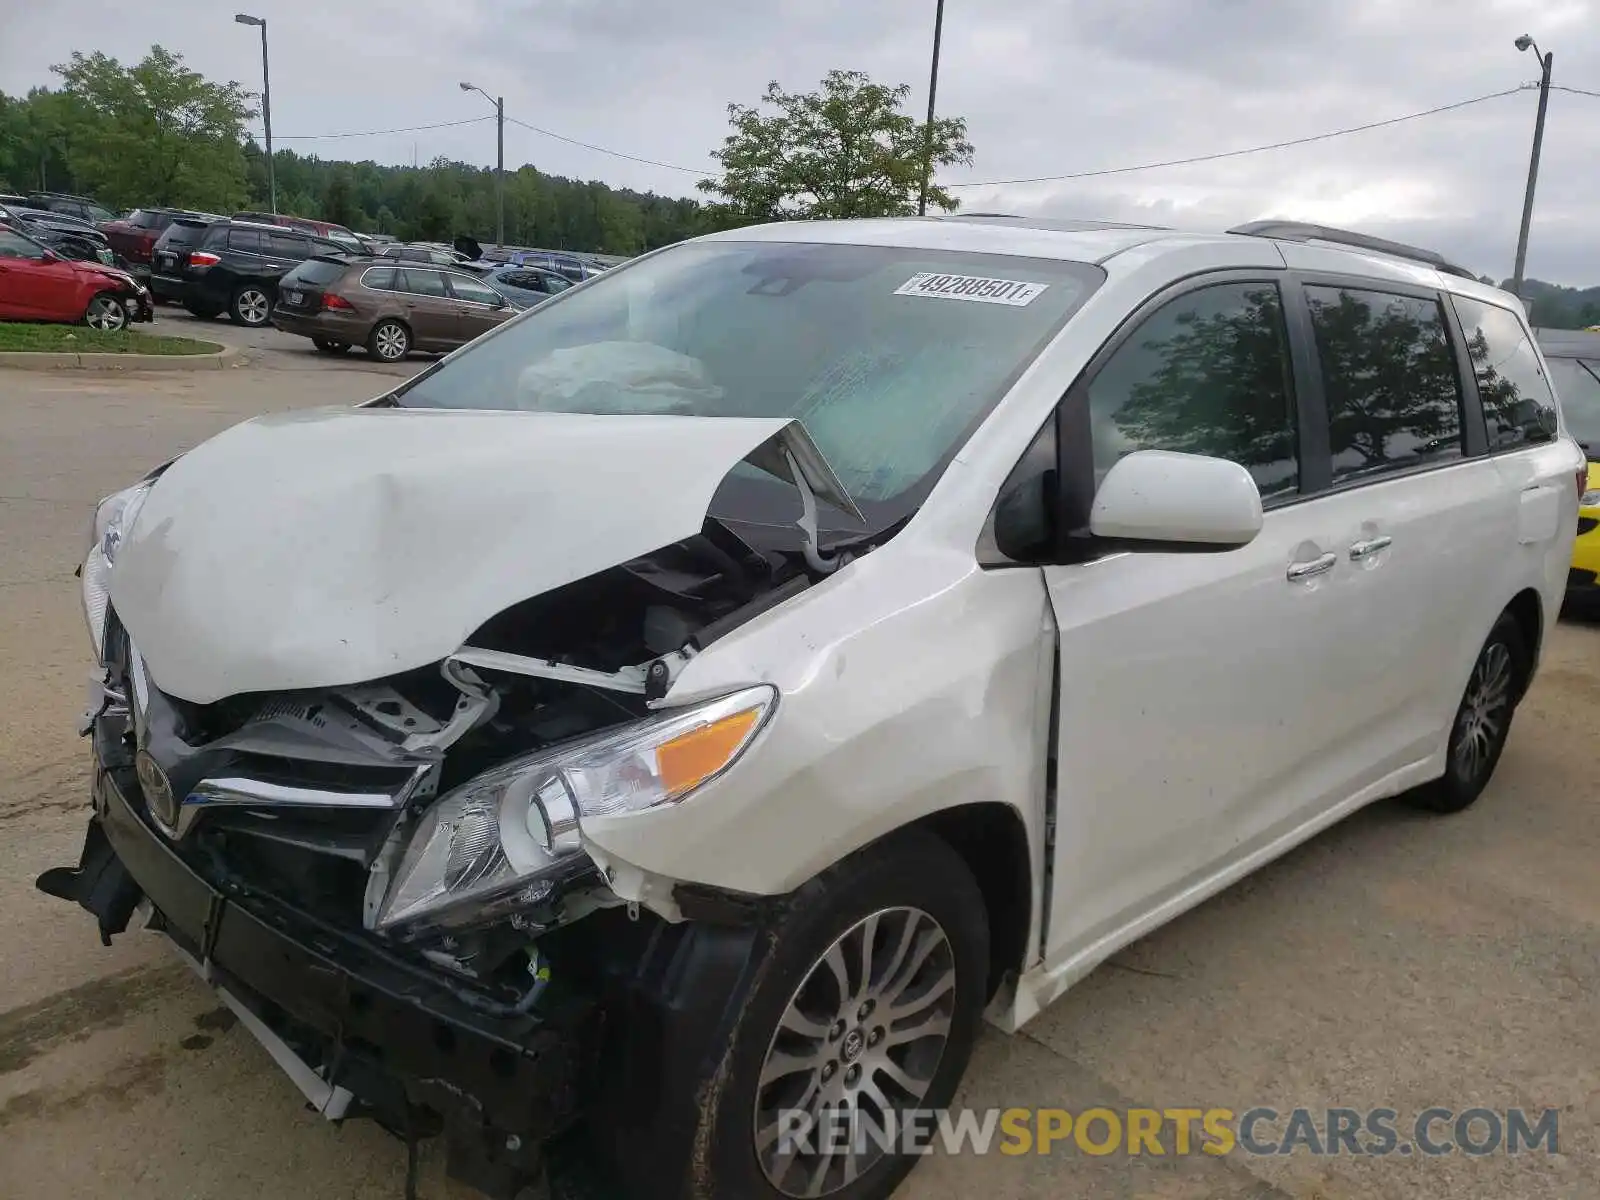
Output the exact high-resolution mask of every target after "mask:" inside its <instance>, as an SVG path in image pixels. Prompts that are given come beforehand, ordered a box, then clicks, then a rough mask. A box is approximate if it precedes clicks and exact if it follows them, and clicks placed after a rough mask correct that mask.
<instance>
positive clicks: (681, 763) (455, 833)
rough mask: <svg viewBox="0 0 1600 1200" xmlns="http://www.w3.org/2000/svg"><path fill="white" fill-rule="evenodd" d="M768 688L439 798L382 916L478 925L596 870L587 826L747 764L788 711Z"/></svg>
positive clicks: (567, 748) (507, 768) (628, 730)
mask: <svg viewBox="0 0 1600 1200" xmlns="http://www.w3.org/2000/svg"><path fill="white" fill-rule="evenodd" d="M777 701H778V692H777V689H776V688H774V687H772V686H770V685H767V684H762V685H760V686H757V687H751V688H746V689H744V690H742V691H739V692H735V693H733V694H732V695H728V696H723V697H721V698H719V699H716V700H711V701H707V702H705V703H702V704H697V705H693V706H691V707H688V708H683V709H677V710H674V711H671V712H666V713H661V714H659V715H657V716H652V717H648V718H646V719H645V720H643V721H638V722H635V723H633V724H630V725H625V726H623V727H622V728H620V729H613V730H609V731H607V732H606V733H603V734H600V735H598V736H596V737H592V738H584V739H580V740H579V741H576V742H570V743H568V744H566V745H564V746H557V747H553V748H552V749H550V750H545V751H541V752H539V753H538V754H533V755H529V756H527V757H525V758H520V759H514V760H512V761H511V762H508V763H505V764H503V765H501V766H499V767H496V768H494V769H493V770H491V771H487V772H485V773H484V774H482V775H479V776H478V777H477V778H476V779H473V780H470V781H469V782H467V783H465V784H463V785H462V786H461V787H459V788H457V789H455V790H454V791H453V792H450V793H449V794H448V795H446V796H444V797H442V798H441V799H440V800H438V801H437V802H436V803H435V804H434V805H433V807H432V808H430V809H428V811H427V812H426V813H424V814H423V816H422V819H421V820H420V821H419V822H418V824H417V828H416V831H415V832H414V833H413V834H412V835H411V839H410V842H409V843H408V845H407V847H406V851H405V854H404V855H403V856H402V858H401V861H400V866H399V869H398V870H396V871H395V874H394V882H393V883H392V884H391V885H390V887H389V889H388V892H387V894H386V895H385V896H384V899H383V903H382V904H381V905H380V906H379V909H378V914H377V921H376V924H377V928H378V929H380V930H383V931H405V932H415V931H417V930H420V929H423V928H454V927H459V926H463V925H470V924H477V923H480V922H482V921H484V920H488V919H493V918H494V917H497V916H500V915H503V914H504V913H506V912H510V911H514V910H516V909H519V908H525V907H528V906H530V905H534V904H538V903H540V902H541V901H543V900H545V899H548V898H549V897H550V896H551V895H552V894H553V893H554V892H555V891H556V889H557V888H558V887H559V886H560V885H561V884H562V883H563V882H565V881H568V880H570V879H572V878H574V877H576V876H578V875H581V874H583V873H584V872H585V871H587V870H588V869H589V863H588V860H587V857H586V856H585V855H584V853H583V845H582V837H581V830H580V824H581V821H582V819H583V818H585V817H599V816H607V817H609V816H619V815H622V814H625V813H632V812H641V811H643V810H645V809H650V808H657V807H660V806H662V805H666V804H676V803H678V802H679V801H681V800H683V799H685V798H686V797H688V796H689V795H690V794H692V793H693V792H694V791H695V790H696V789H697V788H699V787H700V786H701V785H702V784H704V783H706V782H708V781H709V780H711V779H714V778H715V777H717V776H718V775H720V774H722V773H723V772H724V771H726V770H727V769H728V768H729V767H731V766H732V765H733V764H734V762H736V761H737V760H738V758H739V757H740V755H742V754H743V753H744V752H745V750H747V749H748V748H749V747H750V745H751V743H753V742H754V741H755V738H756V736H757V735H758V734H759V733H760V732H761V730H762V728H763V727H764V726H765V725H766V723H767V721H768V719H769V718H770V717H771V715H772V712H773V710H774V709H775V708H776V707H777Z"/></svg>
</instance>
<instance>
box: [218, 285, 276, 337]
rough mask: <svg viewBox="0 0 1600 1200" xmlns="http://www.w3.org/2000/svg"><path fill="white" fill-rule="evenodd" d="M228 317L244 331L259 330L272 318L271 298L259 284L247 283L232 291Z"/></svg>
mask: <svg viewBox="0 0 1600 1200" xmlns="http://www.w3.org/2000/svg"><path fill="white" fill-rule="evenodd" d="M228 315H229V316H230V317H232V318H233V320H234V323H235V324H238V325H243V326H244V327H245V328H246V329H260V328H261V327H262V326H263V325H265V324H266V323H267V321H268V320H269V319H271V317H272V297H271V296H269V295H267V291H266V289H265V288H263V287H261V286H260V285H259V284H254V283H247V284H245V285H244V286H243V287H240V288H236V289H235V290H234V293H233V298H232V299H231V300H230V301H229V302H228Z"/></svg>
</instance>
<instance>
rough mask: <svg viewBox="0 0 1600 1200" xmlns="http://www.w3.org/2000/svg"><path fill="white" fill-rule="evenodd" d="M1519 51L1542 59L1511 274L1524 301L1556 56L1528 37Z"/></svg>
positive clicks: (1514, 287) (1515, 291)
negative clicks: (1523, 284) (1515, 259)
mask: <svg viewBox="0 0 1600 1200" xmlns="http://www.w3.org/2000/svg"><path fill="white" fill-rule="evenodd" d="M1516 46H1517V49H1518V50H1527V49H1528V48H1529V47H1532V48H1533V52H1534V54H1535V55H1537V56H1539V68H1540V69H1539V114H1538V116H1536V117H1535V118H1534V119H1533V154H1532V156H1531V157H1530V158H1529V160H1528V190H1527V191H1526V192H1525V193H1524V194H1523V197H1522V231H1521V232H1520V233H1519V234H1518V235H1517V265H1516V267H1515V269H1514V270H1513V271H1512V273H1511V294H1512V295H1514V296H1516V297H1517V299H1519V300H1520V299H1522V276H1523V271H1524V270H1525V269H1526V267H1527V265H1528V230H1529V227H1530V226H1532V224H1533V192H1534V188H1535V187H1537V186H1538V183H1539V152H1540V150H1542V149H1543V148H1544V114H1545V110H1546V109H1547V108H1548V107H1549V105H1550V70H1551V68H1552V67H1553V66H1554V65H1555V59H1556V56H1555V52H1554V51H1551V52H1550V53H1548V54H1544V55H1539V43H1537V42H1535V41H1534V40H1533V38H1531V37H1529V36H1528V35H1527V34H1523V35H1522V36H1521V37H1519V38H1518V39H1517V41H1516Z"/></svg>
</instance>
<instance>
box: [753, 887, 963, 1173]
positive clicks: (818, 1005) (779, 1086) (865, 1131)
mask: <svg viewBox="0 0 1600 1200" xmlns="http://www.w3.org/2000/svg"><path fill="white" fill-rule="evenodd" d="M955 1004H956V962H955V952H954V950H953V949H952V947H951V945H950V940H949V938H948V937H947V936H946V935H945V931H944V929H943V927H942V926H940V924H939V922H938V921H936V920H935V919H934V918H933V917H931V916H929V915H928V914H927V913H925V912H923V911H922V910H921V909H918V908H888V909H882V910H880V911H878V912H875V913H873V914H871V915H870V916H867V917H864V918H862V919H861V920H860V921H858V922H856V924H854V925H852V926H851V927H850V928H849V929H847V930H846V931H845V932H844V933H843V934H841V935H840V936H839V938H838V939H837V940H836V941H834V943H833V944H832V945H831V946H829V947H828V949H827V952H826V953H824V954H823V955H822V957H821V958H819V959H818V960H817V961H816V962H815V963H813V964H812V966H811V969H810V970H809V971H808V972H807V973H806V976H805V978H804V979H803V980H802V981H801V983H800V986H799V988H797V989H796V991H795V993H794V995H793V996H792V997H791V998H790V1000H789V1004H788V1006H787V1007H786V1008H785V1009H784V1012H783V1015H782V1017H781V1018H780V1019H779V1021H778V1028H777V1030H776V1031H775V1032H774V1033H773V1036H772V1040H771V1042H770V1043H769V1044H768V1046H767V1054H766V1058H765V1059H764V1060H763V1061H762V1065H761V1074H760V1076H759V1078H758V1081H757V1084H756V1101H755V1122H754V1134H755V1151H756V1157H757V1158H758V1160H759V1161H760V1163H761V1169H762V1172H763V1173H764V1174H765V1175H766V1177H767V1181H768V1182H769V1183H770V1184H772V1186H773V1187H775V1188H777V1189H778V1191H780V1192H782V1193H783V1194H784V1195H785V1196H792V1197H797V1198H810V1197H821V1196H826V1195H829V1194H831V1193H833V1192H837V1191H839V1190H840V1189H842V1188H844V1187H847V1186H848V1185H850V1184H852V1183H854V1182H855V1181H856V1180H857V1179H859V1178H861V1176H862V1175H863V1174H865V1173H866V1172H867V1171H869V1170H871V1169H872V1167H873V1166H874V1165H876V1164H877V1162H878V1161H879V1160H880V1159H881V1158H883V1156H884V1154H885V1146H886V1144H890V1143H889V1138H890V1137H891V1136H897V1135H898V1126H897V1124H896V1118H897V1116H898V1114H899V1113H901V1112H903V1111H904V1110H906V1109H909V1108H915V1107H917V1105H918V1104H919V1103H920V1102H921V1101H922V1099H923V1097H924V1096H926V1095H927V1093H928V1089H929V1088H930V1087H931V1086H932V1084H933V1078H934V1073H935V1072H936V1071H937V1070H938V1068H939V1062H940V1059H941V1058H942V1057H943V1055H944V1050H945V1045H946V1043H947V1042H948V1041H949V1037H950V1025H951V1019H952V1016H953V1015H954V1013H955ZM836 1130H841V1131H843V1132H839V1133H836V1132H835V1131H836ZM829 1151H832V1152H831V1153H830V1152H829Z"/></svg>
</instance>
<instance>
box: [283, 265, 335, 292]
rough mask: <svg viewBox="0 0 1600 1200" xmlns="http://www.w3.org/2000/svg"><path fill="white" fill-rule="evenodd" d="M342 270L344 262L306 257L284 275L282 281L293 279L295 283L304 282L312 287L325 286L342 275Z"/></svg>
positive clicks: (286, 281)
mask: <svg viewBox="0 0 1600 1200" xmlns="http://www.w3.org/2000/svg"><path fill="white" fill-rule="evenodd" d="M344 272H345V264H344V263H342V262H329V261H328V260H327V259H325V258H308V259H306V261H305V262H303V263H301V264H300V265H299V266H298V267H296V268H295V269H294V270H292V271H290V272H289V273H288V274H287V275H285V276H284V278H283V281H284V282H285V283H288V282H289V281H290V280H293V281H294V282H296V283H304V284H308V285H310V286H312V287H325V286H327V285H328V284H330V283H332V282H333V281H334V280H335V279H337V278H339V276H341V275H343V274H344Z"/></svg>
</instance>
